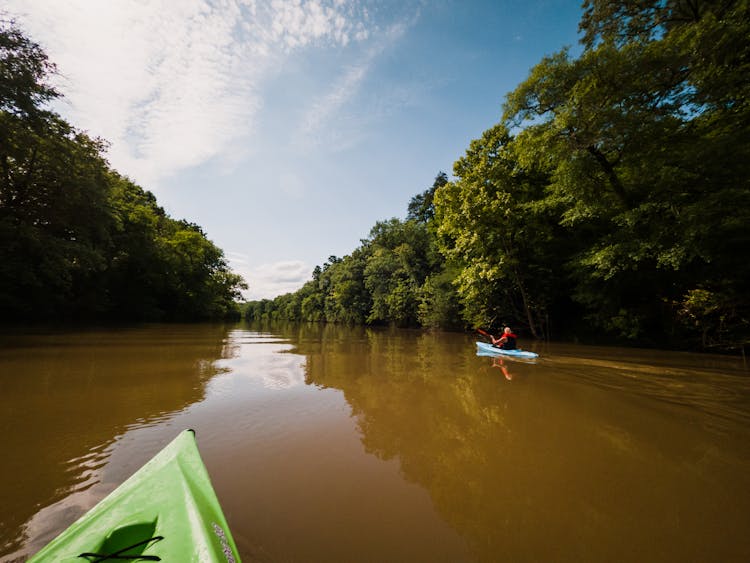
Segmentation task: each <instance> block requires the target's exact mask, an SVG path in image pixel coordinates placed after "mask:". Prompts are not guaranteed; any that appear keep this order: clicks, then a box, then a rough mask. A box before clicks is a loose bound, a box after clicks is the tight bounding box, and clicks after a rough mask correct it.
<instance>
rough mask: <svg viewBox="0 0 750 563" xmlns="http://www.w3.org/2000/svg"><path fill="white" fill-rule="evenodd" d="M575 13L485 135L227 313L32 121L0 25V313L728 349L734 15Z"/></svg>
mask: <svg viewBox="0 0 750 563" xmlns="http://www.w3.org/2000/svg"><path fill="white" fill-rule="evenodd" d="M749 3H750V1H749V0H730V1H727V2H722V3H714V2H708V1H704V0H698V1H696V2H690V3H685V2H680V1H678V0H668V1H666V2H662V1H656V0H651V1H647V2H633V1H631V0H621V1H616V2H613V1H605V0H586V1H584V3H583V11H582V17H581V21H580V25H579V31H580V37H581V40H580V42H581V47H582V48H581V52H580V54H579V55H578V56H576V57H573V56H571V54H570V51H569V49H567V48H565V49H562V50H561V51H560V52H558V53H555V54H553V55H550V56H547V57H545V58H543V59H542V60H541V61H540V62H539V63H538V64H537V65H536V66H535V67H534V68H532V69H531V71H530V73H529V76H528V78H527V79H526V80H525V81H524V82H522V83H521V84H519V85H518V87H517V88H516V89H515V90H514V91H512V92H510V93H509V94H508V95H507V96H506V99H505V102H504V104H503V105H502V108H499V109H501V110H502V114H501V117H500V121H499V122H498V123H497V124H495V125H493V126H491V127H490V128H489V129H487V130H486V131H485V132H484V133H483V134H482V136H481V137H480V138H478V139H476V140H474V141H472V142H471V143H470V146H469V147H468V148H467V150H466V153H465V154H464V155H463V156H462V157H460V158H459V159H458V160H457V161H456V162H455V164H454V166H453V179H449V177H448V175H447V174H445V173H444V172H440V173H439V174H438V175H437V176H436V178H435V180H434V182H433V184H432V186H430V187H429V188H428V189H426V190H425V191H423V192H421V193H419V194H417V195H415V196H414V197H413V198H412V199H411V201H410V202H409V204H408V209H407V215H406V218H405V219H404V220H402V219H397V218H393V219H389V220H384V221H380V222H378V223H376V225H375V226H374V227H373V228H372V230H371V231H370V234H369V236H368V238H367V239H363V240H361V241H360V242H361V244H360V246H359V247H357V248H356V249H355V250H354V251H353V252H352V253H351V254H349V255H347V256H344V257H336V256H331V257H329V259H328V261H327V262H326V263H324V264H323V265H322V266H317V267H316V268H315V269H314V271H313V273H312V279H311V280H310V281H309V282H307V283H306V284H305V285H304V286H303V287H302V288H301V289H299V290H298V291H296V292H294V293H289V294H285V295H281V296H279V297H276V298H275V299H268V300H261V301H252V302H249V303H246V304H243V303H242V302H241V290H243V289H246V288H247V284H246V283H245V281H244V280H243V279H242V278H241V277H240V276H239V275H237V274H235V273H233V272H232V271H231V270H230V268H229V266H228V263H227V261H226V259H225V257H224V253H223V251H222V250H221V249H220V248H218V247H216V246H215V245H214V244H213V243H212V242H211V241H210V240H208V238H207V237H206V234H205V233H204V232H203V230H202V229H201V227H200V226H198V225H196V224H193V223H189V222H186V221H181V220H176V219H173V218H171V217H169V216H168V215H167V214H166V213H165V211H164V209H163V208H162V207H160V206H159V205H158V204H157V201H156V198H155V197H154V195H153V194H152V193H151V192H149V191H147V190H145V189H143V188H142V187H140V186H138V185H136V184H135V183H133V182H132V181H131V180H129V179H128V178H127V177H125V176H122V175H121V174H119V173H118V172H116V171H114V170H113V169H111V167H110V166H109V163H108V162H107V161H106V158H105V156H104V155H105V152H106V148H107V143H106V142H105V141H103V140H101V139H95V138H91V137H89V136H88V135H86V134H85V133H83V132H81V131H79V130H77V129H76V128H75V127H74V126H72V125H70V124H68V123H67V122H66V121H65V120H64V119H62V118H61V117H60V116H59V115H57V114H56V113H54V112H52V111H50V110H48V109H46V108H47V105H48V103H49V102H51V101H53V100H55V99H58V98H60V94H59V92H57V91H56V90H55V89H54V87H53V86H51V84H50V77H51V76H53V75H54V73H55V72H56V69H55V66H54V64H53V63H52V62H51V61H49V60H48V57H47V55H46V54H45V53H44V51H43V50H42V49H41V47H40V46H39V45H38V44H36V43H35V42H34V41H32V40H31V39H29V38H28V37H27V36H26V35H24V33H23V32H22V31H21V30H20V29H19V28H18V26H17V25H16V24H15V22H13V21H12V20H10V19H8V18H7V17H5V16H4V15H3V14H2V13H0V166H1V168H0V317H2V318H3V320H4V321H6V322H29V321H49V320H55V321H60V320H62V321H81V320H83V321H86V320H94V321H111V320H122V321H134V320H135V321H192V320H208V319H219V318H239V317H240V316H241V315H242V316H244V317H245V318H246V319H248V320H251V321H252V320H285V321H287V320H288V321H302V322H329V323H342V324H369V325H395V326H403V327H422V328H436V329H447V330H463V329H467V328H472V327H482V328H484V329H497V328H499V327H501V326H503V325H510V326H512V327H513V328H514V330H515V331H517V332H519V333H521V334H522V335H523V336H524V337H529V338H548V339H557V340H579V341H583V342H602V343H604V342H607V343H617V344H625V345H627V344H630V345H636V346H642V347H662V348H676V349H692V350H711V351H722V352H742V353H743V354H744V350H745V347H746V346H747V344H748V343H749V342H750V291H748V290H750V260H748V249H749V248H750V185H749V182H750V135H749V134H748V133H749V132H750V82H748V80H747V76H748V75H750V8H749Z"/></svg>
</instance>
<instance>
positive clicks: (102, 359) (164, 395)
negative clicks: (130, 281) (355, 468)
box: [0, 325, 231, 557]
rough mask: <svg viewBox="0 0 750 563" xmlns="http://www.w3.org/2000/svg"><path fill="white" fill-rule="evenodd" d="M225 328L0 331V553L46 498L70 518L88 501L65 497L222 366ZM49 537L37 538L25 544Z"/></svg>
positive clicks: (199, 395)
mask: <svg viewBox="0 0 750 563" xmlns="http://www.w3.org/2000/svg"><path fill="white" fill-rule="evenodd" d="M228 330H229V329H228V328H225V327H222V326H215V327H211V328H210V330H207V328H206V326H205V325H202V326H200V328H199V329H195V328H194V327H191V326H190V325H171V326H166V325H151V326H144V327H137V328H107V329H104V330H102V329H96V330H93V329H92V330H80V331H59V330H40V329H35V330H29V331H25V332H13V333H11V332H9V331H6V332H4V333H2V334H0V413H2V414H1V415H0V434H2V436H3V446H4V454H5V455H4V456H3V458H4V461H3V464H2V466H1V468H0V490H1V491H2V494H0V498H2V504H3V509H2V511H1V512H0V557H2V556H3V554H5V555H7V554H9V553H12V552H14V551H16V550H18V549H20V548H21V546H22V545H23V544H24V542H25V541H26V539H27V538H26V537H25V534H21V535H20V536H19V534H18V530H19V529H23V528H24V524H25V523H26V522H28V521H29V519H30V518H31V517H32V515H34V514H36V513H37V512H38V511H40V509H42V508H43V507H49V508H48V510H51V511H54V510H56V511H57V514H56V515H55V518H56V519H57V520H63V521H66V522H67V523H70V522H72V521H73V520H74V519H75V518H77V517H78V516H80V514H81V513H82V512H83V511H84V510H85V509H87V508H90V506H76V505H73V506H70V505H66V504H65V502H64V501H65V500H66V499H67V498H71V497H76V496H79V497H81V496H84V497H85V495H86V491H88V490H89V489H90V488H91V487H93V486H94V485H96V484H97V483H98V482H99V480H100V479H101V469H102V468H103V467H104V466H105V465H106V464H107V462H108V460H109V458H110V456H111V453H112V449H113V445H114V443H115V442H116V441H117V440H118V439H119V437H120V436H122V435H123V434H124V433H126V432H127V431H129V430H131V429H133V428H139V427H145V426H149V425H155V424H158V423H160V422H161V421H164V420H165V419H167V418H169V417H170V416H172V414H173V413H176V412H179V411H181V410H183V409H185V408H186V407H187V406H189V405H191V404H193V403H196V402H199V401H201V400H202V399H203V397H204V392H205V391H204V390H205V385H206V383H207V381H208V380H210V379H211V378H212V377H214V376H215V375H216V374H217V373H219V371H220V368H218V367H217V366H216V361H217V360H219V359H221V358H223V357H226V355H227V354H228V353H231V351H227V350H226V349H225V339H226V335H227V332H228ZM207 333H210V335H211V336H210V337H207ZM153 447H154V448H156V447H157V445H156V444H154V445H153ZM146 449H148V446H147V447H146ZM151 453H154V452H151ZM141 457H142V456H141ZM140 461H144V460H140ZM135 468H137V465H136V466H135V467H133V468H132V469H133V470H135ZM131 472H132V471H131ZM105 492H108V491H103V492H102V493H100V494H103V493H105ZM96 500H98V499H96ZM94 502H95V500H93V499H92V500H88V501H85V502H84V504H86V503H88V504H93V503H94ZM42 512H43V511H42ZM58 527H59V526H58ZM58 531H59V529H56V530H55V532H58ZM47 539H49V538H35V541H36V542H37V543H36V545H34V546H32V548H31V549H30V551H29V552H34V551H36V549H38V548H39V547H41V545H43V544H44V543H45V542H46V540H47Z"/></svg>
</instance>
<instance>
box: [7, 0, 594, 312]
mask: <svg viewBox="0 0 750 563" xmlns="http://www.w3.org/2000/svg"><path fill="white" fill-rule="evenodd" d="M4 4H5V9H6V10H7V11H8V12H9V13H10V14H12V15H14V16H16V17H17V20H18V21H19V23H20V24H21V25H22V27H23V28H24V29H25V30H26V32H27V33H28V34H29V35H30V36H31V37H32V38H33V39H34V40H36V41H37V42H39V43H40V44H41V45H42V46H43V47H44V48H45V50H46V51H47V53H48V54H49V56H50V58H51V59H52V60H53V62H55V63H56V64H57V66H58V70H59V77H58V78H57V79H56V81H57V84H58V86H59V88H60V90H61V91H62V92H63V94H64V95H65V99H64V100H63V101H62V102H60V103H58V104H57V106H56V109H57V111H59V112H60V113H61V114H62V115H64V116H65V117H66V118H67V119H68V120H69V121H70V122H71V123H72V124H73V125H75V126H76V127H78V128H80V129H83V130H86V131H88V132H89V133H90V134H91V135H93V136H99V137H102V138H104V139H106V140H108V141H109V142H110V143H111V146H110V150H109V153H108V158H109V160H110V163H111V165H112V166H113V168H115V169H116V170H118V171H119V172H120V173H122V174H124V175H126V176H129V177H130V178H132V179H133V180H134V181H135V182H136V183H138V184H139V185H141V186H143V187H144V188H146V189H149V190H151V191H152V192H153V193H154V194H155V195H156V197H157V199H158V201H159V203H160V205H162V206H163V207H164V208H165V209H166V210H167V212H168V213H169V214H170V215H171V216H172V217H173V218H175V219H187V220H189V221H192V222H194V223H197V224H198V225H201V227H203V229H204V230H205V231H206V233H207V235H208V237H209V238H210V239H211V240H212V241H213V242H214V243H216V244H217V245H218V246H219V247H220V248H222V249H223V250H224V252H225V254H226V256H227V258H228V259H229V260H230V264H231V265H232V267H233V269H234V270H235V271H236V272H238V273H240V274H242V275H243V276H244V277H245V279H246V280H247V282H248V283H249V285H250V289H249V291H248V292H247V293H246V297H248V298H250V299H257V298H266V297H274V296H276V295H279V294H282V293H286V292H289V291H293V290H295V289H297V288H299V287H300V286H301V285H302V284H303V283H304V282H305V281H307V280H308V279H310V275H311V272H312V269H313V268H314V267H315V266H316V265H319V264H323V263H324V262H325V261H326V260H327V258H328V257H329V256H330V255H332V254H333V255H337V256H344V255H346V254H349V253H351V252H352V251H353V250H354V249H355V248H356V247H357V246H359V245H360V239H362V238H365V237H367V235H368V233H369V231H370V228H371V227H372V226H373V225H374V224H375V222H376V221H379V220H385V219H388V218H390V217H401V218H403V217H404V216H405V215H406V208H407V205H408V202H409V200H410V199H411V197H412V196H414V195H416V194H417V193H420V192H422V191H423V190H425V189H427V188H428V187H429V186H431V185H432V182H433V179H434V178H435V176H436V175H437V173H438V172H440V171H441V170H442V171H445V172H446V173H448V174H449V175H450V173H451V172H452V169H453V163H454V162H455V161H456V160H457V159H458V158H459V157H461V156H462V155H463V154H464V152H465V150H466V149H467V148H468V146H469V143H470V141H471V140H472V139H476V138H478V137H479V136H481V134H482V132H483V131H484V130H486V129H488V128H489V127H491V126H492V125H494V124H495V123H496V122H497V121H498V120H499V118H500V114H501V106H502V102H503V99H504V97H505V95H506V94H507V93H508V92H510V91H511V90H513V89H514V88H515V87H516V85H517V84H518V83H519V82H521V81H522V80H524V79H525V78H526V76H527V75H528V73H529V70H530V69H531V68H532V67H533V65H534V64H536V63H537V62H539V60H540V59H541V57H543V56H544V55H548V54H551V53H553V52H556V51H558V50H560V49H561V48H563V47H564V46H574V45H575V44H576V43H577V38H578V33H577V26H578V20H579V18H580V13H581V11H580V3H579V2H576V1H574V0H528V1H523V2H521V1H509V0H496V1H486V2H478V1H476V2H473V1H454V0H436V1H426V0H425V1H409V0H403V1H389V0H370V1H362V0H149V1H144V0H107V1H102V0H66V1H65V2H60V1H59V0H6V1H5V2H4Z"/></svg>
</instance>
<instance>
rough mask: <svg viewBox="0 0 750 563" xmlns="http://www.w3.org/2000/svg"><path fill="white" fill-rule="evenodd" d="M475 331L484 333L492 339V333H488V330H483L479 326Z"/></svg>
mask: <svg viewBox="0 0 750 563" xmlns="http://www.w3.org/2000/svg"><path fill="white" fill-rule="evenodd" d="M477 332H478V333H479V334H484V335H485V336H487V337H488V338H490V339H492V335H491V334H490V333H489V332H485V331H483V330H482V329H481V328H478V329H477Z"/></svg>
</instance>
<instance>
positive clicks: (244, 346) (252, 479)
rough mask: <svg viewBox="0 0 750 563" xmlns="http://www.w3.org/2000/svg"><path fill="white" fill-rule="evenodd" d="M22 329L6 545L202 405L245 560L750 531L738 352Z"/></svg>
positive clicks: (715, 555)
mask: <svg viewBox="0 0 750 563" xmlns="http://www.w3.org/2000/svg"><path fill="white" fill-rule="evenodd" d="M4 338H5V340H4V342H3V344H2V347H0V368H2V371H1V372H0V406H1V407H2V408H3V410H2V411H0V413H2V415H0V425H1V427H2V429H3V430H5V435H6V436H9V437H10V439H12V440H16V441H15V442H12V441H11V442H9V444H10V447H11V448H12V449H11V450H10V451H11V452H21V453H22V455H13V456H9V457H8V460H9V462H11V463H14V464H15V465H10V466H8V465H6V466H5V467H3V469H1V470H0V471H3V473H2V474H1V475H0V476H1V477H2V478H3V483H4V484H1V485H0V486H2V487H4V488H3V491H2V499H3V502H5V499H6V498H7V499H8V504H9V506H10V509H8V510H4V511H2V513H1V514H2V516H0V518H2V525H3V526H4V528H2V531H3V534H4V535H3V536H2V541H3V542H4V545H5V546H6V547H4V548H3V551H0V553H9V552H10V551H11V550H12V549H13V548H14V546H17V545H18V542H19V541H20V540H19V534H18V533H14V530H18V529H21V528H22V526H24V523H26V533H27V534H28V535H29V536H30V537H33V538H36V539H35V540H34V541H36V542H40V541H42V540H43V539H44V538H45V537H47V536H46V535H45V534H47V535H49V534H51V531H50V530H51V528H50V527H49V526H48V524H49V522H52V521H54V522H56V524H55V525H56V526H58V527H59V526H60V522H62V521H68V522H69V521H71V520H72V519H73V518H74V516H75V515H77V514H80V512H82V511H83V510H84V509H85V508H87V507H90V506H91V505H93V503H94V502H96V500H97V499H98V498H100V496H101V494H103V493H104V492H106V490H108V489H111V488H113V487H114V486H115V485H116V484H117V483H119V482H121V481H122V480H123V479H124V478H125V477H127V476H128V475H129V474H131V473H132V472H133V471H135V469H137V468H138V467H139V466H140V465H141V464H142V463H143V461H145V460H146V459H148V457H150V456H151V455H152V454H153V453H155V452H156V451H157V450H158V449H160V447H161V446H162V445H164V444H165V443H167V442H168V441H169V439H171V438H172V437H173V436H174V435H176V433H177V432H179V430H181V429H183V428H186V427H193V428H195V429H196V430H197V431H198V441H199V446H200V450H201V455H202V457H203V459H204V461H205V463H206V466H207V468H208V470H209V474H210V475H211V478H212V481H213V483H214V487H215V489H216V491H217V495H218V497H219V499H220V501H221V503H222V506H223V508H224V511H225V513H226V515H227V518H228V520H229V524H230V527H231V528H232V531H233V534H234V536H235V539H236V540H237V543H238V546H239V547H240V552H241V554H242V555H243V557H244V558H245V559H246V560H251V561H352V560H359V559H369V560H378V561H389V560H410V561H441V560H442V561H497V560H510V561H530V560H534V561H539V560H544V561H546V560H553V561H600V560H608V559H616V560H620V561H644V560H649V561H683V560H721V561H744V560H747V559H748V557H747V555H748V554H749V553H750V537H748V536H747V534H746V533H745V529H746V528H747V525H748V524H750V521H749V520H750V499H748V498H747V495H745V494H744V493H745V491H747V490H748V489H749V488H750V431H749V430H748V429H749V428H750V424H748V422H750V421H749V420H748V412H750V409H749V408H748V405H750V384H749V382H750V379H749V378H747V377H746V374H745V372H738V371H737V369H736V366H737V364H736V361H734V363H732V361H724V360H721V359H716V358H708V359H701V358H702V357H700V356H695V355H679V354H677V355H668V354H664V355H657V354H651V353H647V352H643V351H632V350H631V351H628V350H621V349H604V348H587V347H568V346H559V345H552V344H550V345H546V346H541V347H540V349H537V350H536V351H537V352H540V354H541V356H540V358H539V359H538V361H535V362H523V361H511V360H509V359H508V358H486V357H478V356H477V355H476V346H475V344H474V339H473V338H472V337H471V336H470V335H456V334H441V333H425V332H420V331H408V330H407V331H404V330H389V329H365V328H350V327H338V326H321V325H301V326H300V325H286V326H283V325H275V326H268V327H263V326H260V327H258V326H253V327H238V326H233V327H207V326H205V325H204V326H199V327H149V328H142V329H129V330H107V331H99V332H97V333H89V334H86V333H77V334H73V333H70V334H42V335H34V336H33V337H31V336H29V337H15V336H12V337H11V336H7V335H6V336H5V337H4ZM45 409H46V411H48V413H47V414H45V413H44V412H42V414H41V415H39V416H36V414H35V412H34V411H45ZM6 412H7V413H8V414H7V415H6V414H5V413H6ZM37 418H38V420H37ZM26 441H28V444H27V443H26ZM14 458H22V459H23V462H16V461H14ZM45 464H48V465H49V467H45ZM27 473H29V474H31V475H27ZM16 481H17V482H18V483H20V485H21V487H23V488H25V490H23V491H21V492H18V493H16V491H15V490H14V489H13V485H9V483H14V482H16ZM16 514H19V515H18V516H16ZM31 514H34V516H32V517H31V518H30V519H29V516H31ZM58 531H59V530H58ZM21 535H22V534H21ZM14 542H15V543H14ZM8 546H10V548H8ZM0 557H2V556H0Z"/></svg>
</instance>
